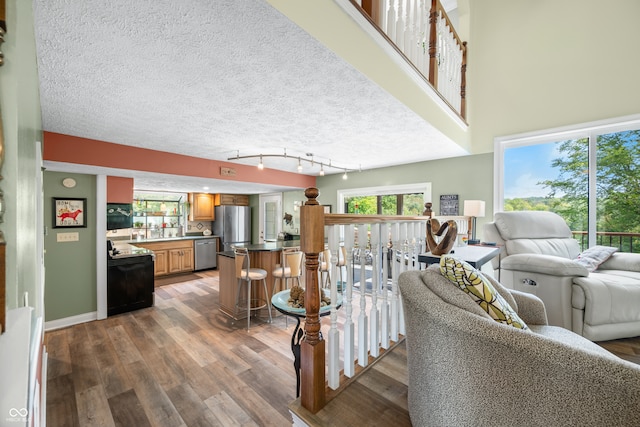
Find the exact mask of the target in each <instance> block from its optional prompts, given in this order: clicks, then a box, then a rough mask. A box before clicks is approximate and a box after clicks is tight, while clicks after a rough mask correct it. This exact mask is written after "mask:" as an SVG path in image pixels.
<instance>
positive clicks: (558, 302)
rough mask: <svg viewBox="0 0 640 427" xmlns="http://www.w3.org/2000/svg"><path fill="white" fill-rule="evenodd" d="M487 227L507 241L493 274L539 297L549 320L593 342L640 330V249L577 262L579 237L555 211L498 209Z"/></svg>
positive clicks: (489, 236)
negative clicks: (592, 266) (594, 264)
mask: <svg viewBox="0 0 640 427" xmlns="http://www.w3.org/2000/svg"><path fill="white" fill-rule="evenodd" d="M483 231H484V234H483V237H484V240H486V241H494V242H496V243H497V244H498V245H502V246H503V250H502V253H501V254H500V260H499V262H498V260H497V259H496V260H495V261H493V267H494V268H495V277H499V280H500V282H501V283H502V284H503V285H504V286H506V287H507V288H510V289H516V290H520V291H524V292H528V293H532V294H534V295H537V296H538V297H540V298H541V299H542V300H543V301H544V304H545V306H546V309H547V315H548V318H549V323H550V324H551V325H555V326H562V327H564V328H567V329H570V330H572V331H573V332H575V333H577V334H580V335H582V336H584V337H586V338H588V339H590V340H592V341H603V340H611V339H618V338H625V337H635V336H639V335H640V254H630V253H620V252H617V253H614V254H613V255H612V256H611V257H610V258H609V259H607V260H606V261H605V262H603V263H602V264H601V265H600V266H599V267H598V268H597V269H596V270H595V271H592V272H590V271H589V270H587V268H585V267H584V266H583V265H581V264H579V263H577V262H576V261H575V260H576V258H577V257H578V255H579V254H580V248H579V246H578V242H577V241H576V240H575V239H574V238H573V237H572V234H571V230H570V229H569V227H568V226H567V224H566V222H565V221H564V219H563V218H562V217H560V216H559V215H557V214H555V213H553V212H541V211H521V212H497V213H496V214H495V215H494V221H493V222H491V223H488V224H485V226H484V230H483Z"/></svg>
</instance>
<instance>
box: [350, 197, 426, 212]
mask: <svg viewBox="0 0 640 427" xmlns="http://www.w3.org/2000/svg"><path fill="white" fill-rule="evenodd" d="M344 203H345V205H344V211H345V213H355V214H361V215H409V216H419V215H422V212H423V211H424V194H423V193H411V194H386V195H380V196H352V197H347V198H345V202H344Z"/></svg>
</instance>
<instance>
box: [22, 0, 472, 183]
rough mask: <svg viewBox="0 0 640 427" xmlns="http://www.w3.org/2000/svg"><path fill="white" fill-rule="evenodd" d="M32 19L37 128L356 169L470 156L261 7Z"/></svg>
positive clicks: (141, 7)
mask: <svg viewBox="0 0 640 427" xmlns="http://www.w3.org/2000/svg"><path fill="white" fill-rule="evenodd" d="M34 13H35V31H36V44H37V55H38V67H39V75H40V97H41V105H42V120H43V128H44V130H46V131H50V132H57V133H62V134H68V135H73V136H80V137H85V138H90V139H97V140H103V141H108V142H113V143H117V144H125V145H132V146H137V147H143V148H149V149H155V150H162V151H168V152H173V153H180V154H185V155H190V156H197V157H203V158H208V159H217V160H227V159H228V158H229V157H233V156H235V155H236V154H238V153H239V155H240V156H243V155H250V154H260V153H264V154H267V153H282V152H284V149H286V150H287V152H288V154H289V155H291V156H302V157H305V156H306V153H313V155H314V158H315V159H316V160H318V161H323V162H325V163H326V162H328V161H329V159H330V160H331V161H332V164H334V165H338V166H341V167H344V168H348V169H355V170H357V169H370V168H376V167H382V166H390V165H397V164H403V163H411V162H416V161H422V160H429V159H437V158H443V157H451V156H456V155H463V154H466V152H464V151H463V150H462V149H461V148H460V147H459V146H458V145H456V144H454V143H453V142H451V141H449V140H448V139H447V138H446V137H445V136H444V135H442V134H441V133H440V132H439V131H437V130H436V129H435V128H433V127H432V126H430V125H429V124H428V123H426V122H425V121H424V120H423V119H422V118H420V117H419V116H418V115H416V114H415V113H413V112H412V111H411V110H410V109H409V108H407V107H406V106H405V105H403V104H401V103H400V102H398V101H397V100H396V99H395V98H394V97H392V96H391V95H389V94H388V93H387V92H385V91H384V90H383V89H381V88H380V87H379V86H377V85H375V84H374V83H373V82H371V81H370V80H369V79H368V78H367V77H365V76H364V75H362V74H360V73H359V72H358V71H356V70H355V69H354V68H353V67H351V66H350V65H349V64H348V63H346V62H345V61H344V60H342V59H341V58H339V57H338V56H336V55H335V54H334V53H333V52H331V51H329V50H328V49H326V48H325V47H324V46H323V45H321V44H320V43H319V42H318V41H317V40H315V39H314V38H312V37H311V36H309V35H308V34H307V33H305V32H304V31H303V30H302V29H300V28H299V27H297V26H296V25H295V24H293V23H292V22H291V21H289V20H288V19H287V18H286V17H284V16H283V15H282V14H281V13H280V12H278V11H277V10H275V9H274V8H272V7H271V6H270V5H268V4H267V3H266V2H265V1H264V0H217V1H206V0H181V1H175V0H171V1H169V0H135V1H132V0H35V1H34ZM140 161H141V162H144V161H145V159H140ZM245 163H248V164H256V160H251V161H245ZM48 166H49V167H50V169H52V170H55V169H56V168H57V167H63V168H64V166H61V165H53V164H51V165H48ZM265 166H266V167H271V168H276V169H282V170H290V171H295V170H296V166H297V162H295V161H292V160H291V159H288V160H278V159H268V160H267V159H265ZM77 169H78V171H82V172H87V171H86V168H83V167H80V168H77ZM305 172H306V173H309V174H317V172H318V168H316V170H315V171H311V170H309V169H307V170H306V171H305ZM326 172H327V173H331V172H337V171H335V170H333V171H332V170H329V169H327V170H326ZM89 173H90V172H89ZM107 173H109V172H108V171H107ZM120 175H122V176H134V177H135V178H136V181H135V186H136V188H145V189H167V190H176V191H189V190H192V191H195V190H200V189H201V187H202V185H203V180H191V181H190V180H189V179H186V178H185V179H175V178H173V177H167V176H166V175H155V176H152V175H150V174H139V173H135V172H132V171H120ZM175 181H179V182H180V185H179V187H180V188H177V187H178V184H176V182H175ZM206 181H207V182H208V183H209V184H210V185H209V186H210V187H212V191H230V190H231V189H233V191H237V192H263V191H270V190H275V189H276V188H273V187H269V186H261V187H260V190H259V191H258V187H256V186H253V185H248V184H243V183H230V182H228V181H216V180H210V179H209V180H206ZM189 186H194V187H193V188H185V187H189ZM228 186H232V187H228Z"/></svg>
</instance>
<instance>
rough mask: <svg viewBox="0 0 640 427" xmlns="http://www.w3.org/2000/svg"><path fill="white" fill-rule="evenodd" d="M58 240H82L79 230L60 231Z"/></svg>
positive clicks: (57, 236)
mask: <svg viewBox="0 0 640 427" xmlns="http://www.w3.org/2000/svg"><path fill="white" fill-rule="evenodd" d="M56 240H57V241H58V242H77V241H78V240H80V236H79V235H78V232H75V233H58V234H57V235H56Z"/></svg>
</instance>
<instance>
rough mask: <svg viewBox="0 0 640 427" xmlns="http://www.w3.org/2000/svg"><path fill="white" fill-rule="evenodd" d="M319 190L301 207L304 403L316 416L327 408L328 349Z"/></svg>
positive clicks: (313, 190)
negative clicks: (322, 292) (322, 327)
mask: <svg viewBox="0 0 640 427" xmlns="http://www.w3.org/2000/svg"><path fill="white" fill-rule="evenodd" d="M319 194H320V193H319V192H318V189H317V188H307V189H306V190H305V192H304V195H305V197H306V198H307V199H308V200H307V202H305V204H304V205H303V206H301V207H300V247H301V249H302V252H304V256H305V276H304V280H305V286H306V290H305V294H304V308H305V310H306V320H305V325H304V330H305V339H304V340H303V341H302V343H301V344H300V356H301V357H300V359H301V361H300V362H301V363H300V371H301V376H300V400H301V403H302V406H303V407H304V408H305V409H307V410H309V411H311V412H312V413H316V412H318V411H319V410H320V409H322V408H323V407H324V405H325V395H324V393H325V345H324V340H323V339H322V336H321V335H320V284H319V281H318V266H319V263H318V257H319V255H320V252H322V251H323V250H324V208H323V207H322V206H320V204H319V203H318V201H317V200H316V198H317V197H318V195H319Z"/></svg>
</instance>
